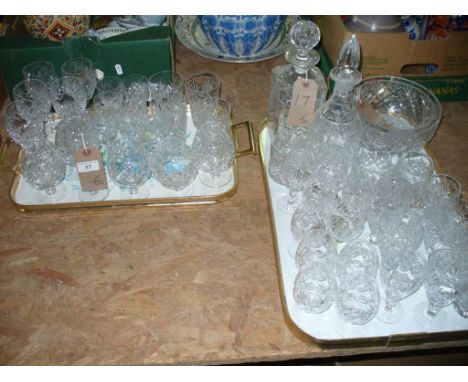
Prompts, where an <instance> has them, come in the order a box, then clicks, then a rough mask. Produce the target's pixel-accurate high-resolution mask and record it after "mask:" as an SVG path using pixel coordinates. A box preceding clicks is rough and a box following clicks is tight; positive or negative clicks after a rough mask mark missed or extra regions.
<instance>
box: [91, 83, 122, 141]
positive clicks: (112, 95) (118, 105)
mask: <svg viewBox="0 0 468 382" xmlns="http://www.w3.org/2000/svg"><path fill="white" fill-rule="evenodd" d="M123 102H124V93H123V91H121V90H120V89H118V88H117V89H114V90H106V91H100V92H98V93H96V94H95V95H94V97H93V105H94V109H95V113H96V129H97V134H98V139H99V142H100V143H103V144H108V143H110V142H111V141H112V140H114V139H115V138H116V137H117V133H118V132H119V131H120V130H121V129H122V119H123V115H122V108H123Z"/></svg>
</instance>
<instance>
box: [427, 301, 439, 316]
mask: <svg viewBox="0 0 468 382" xmlns="http://www.w3.org/2000/svg"><path fill="white" fill-rule="evenodd" d="M439 311H440V307H438V306H435V305H434V304H432V303H429V305H428V306H427V310H426V314H427V315H428V316H429V317H430V318H434V317H435V316H437V313H439Z"/></svg>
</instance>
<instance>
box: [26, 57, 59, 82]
mask: <svg viewBox="0 0 468 382" xmlns="http://www.w3.org/2000/svg"><path fill="white" fill-rule="evenodd" d="M22 72H23V79H24V80H25V81H30V80H41V81H42V82H44V83H45V84H46V85H47V87H49V85H50V84H51V83H52V81H54V80H55V79H56V78H57V73H56V72H55V67H54V64H52V62H50V61H47V60H40V61H33V62H31V63H29V64H27V65H25V66H24V67H23V70H22Z"/></svg>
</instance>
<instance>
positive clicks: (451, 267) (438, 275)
mask: <svg viewBox="0 0 468 382" xmlns="http://www.w3.org/2000/svg"><path fill="white" fill-rule="evenodd" d="M458 257H459V254H458V252H457V251H454V250H450V249H440V250H438V251H435V252H432V253H431V254H430V255H429V258H428V261H427V264H426V268H425V272H424V287H425V290H426V296H427V302H426V301H425V302H421V303H419V304H417V305H416V306H415V308H414V318H415V320H416V322H417V323H418V324H419V325H420V326H421V327H423V328H424V329H435V328H441V327H443V325H444V324H445V322H446V320H447V314H446V313H445V312H444V311H443V310H442V309H443V308H445V307H446V306H448V305H450V304H452V303H453V302H454V301H455V299H456V296H457V282H458V277H459V269H458V266H459V259H458Z"/></svg>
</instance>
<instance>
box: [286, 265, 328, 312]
mask: <svg viewBox="0 0 468 382" xmlns="http://www.w3.org/2000/svg"><path fill="white" fill-rule="evenodd" d="M335 289H336V286H335V282H334V280H333V278H332V277H330V274H329V273H327V272H325V271H322V270H319V269H313V268H305V269H302V270H301V271H300V272H299V273H298V274H297V276H296V278H295V280H294V287H293V296H294V300H295V301H296V303H297V305H298V306H299V308H300V309H301V310H303V311H304V312H306V313H312V314H318V313H322V312H324V311H326V310H327V309H329V308H330V307H331V306H332V304H333V301H334V295H335Z"/></svg>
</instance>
